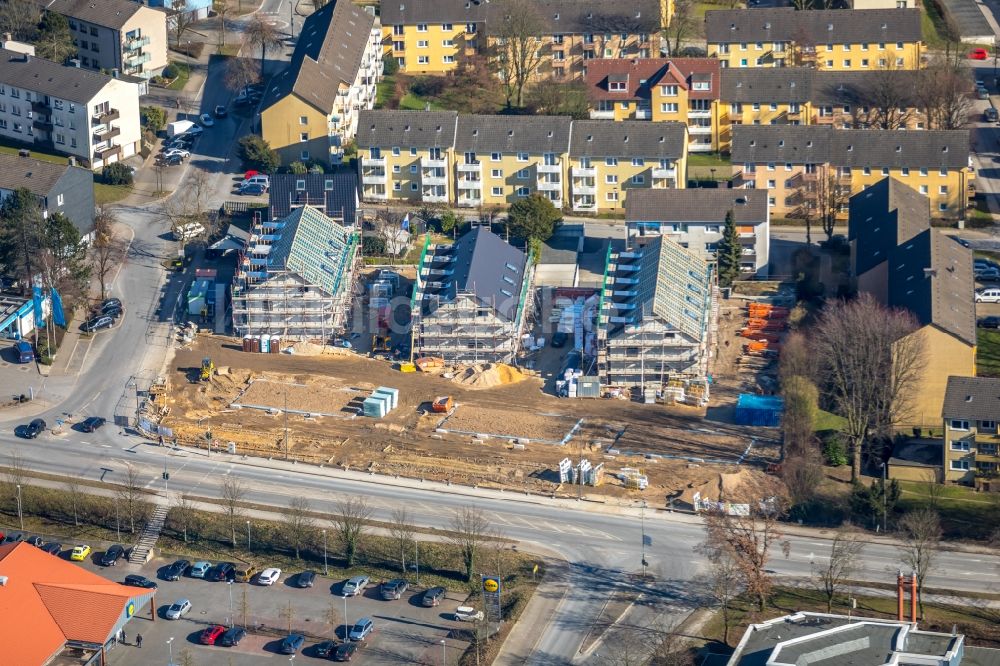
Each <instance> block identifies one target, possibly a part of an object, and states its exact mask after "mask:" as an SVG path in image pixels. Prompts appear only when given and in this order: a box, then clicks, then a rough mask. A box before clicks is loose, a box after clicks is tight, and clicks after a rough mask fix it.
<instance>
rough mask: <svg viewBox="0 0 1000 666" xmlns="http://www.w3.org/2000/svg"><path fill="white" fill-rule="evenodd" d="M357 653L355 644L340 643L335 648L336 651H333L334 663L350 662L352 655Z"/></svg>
mask: <svg viewBox="0 0 1000 666" xmlns="http://www.w3.org/2000/svg"><path fill="white" fill-rule="evenodd" d="M357 651H358V644H357V643H341V644H340V645H338V646H337V649H336V650H334V651H333V660H334V661H350V660H351V657H353V656H354V653H355V652H357Z"/></svg>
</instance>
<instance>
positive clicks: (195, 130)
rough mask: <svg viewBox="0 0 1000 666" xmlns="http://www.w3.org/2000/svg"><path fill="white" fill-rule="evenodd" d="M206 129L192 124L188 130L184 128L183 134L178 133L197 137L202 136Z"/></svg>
mask: <svg viewBox="0 0 1000 666" xmlns="http://www.w3.org/2000/svg"><path fill="white" fill-rule="evenodd" d="M204 131H205V130H204V129H203V128H201V127H199V126H198V125H192V126H191V127H189V128H187V129H186V130H184V133H183V134H178V136H190V137H197V136H200V135H201V133H202V132H204Z"/></svg>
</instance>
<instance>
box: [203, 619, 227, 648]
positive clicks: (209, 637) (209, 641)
mask: <svg viewBox="0 0 1000 666" xmlns="http://www.w3.org/2000/svg"><path fill="white" fill-rule="evenodd" d="M225 633H226V628H225V627H223V626H222V625H221V624H213V625H212V626H211V627H209V628H207V629H205V631H203V632H201V635H200V636H199V637H198V642H199V643H201V644H202V645H215V641H217V640H219V639H220V638H221V637H222V635H223V634H225Z"/></svg>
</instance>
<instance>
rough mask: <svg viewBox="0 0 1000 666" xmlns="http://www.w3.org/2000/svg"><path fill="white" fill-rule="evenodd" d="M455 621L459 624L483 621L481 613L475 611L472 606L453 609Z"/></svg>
mask: <svg viewBox="0 0 1000 666" xmlns="http://www.w3.org/2000/svg"><path fill="white" fill-rule="evenodd" d="M455 619H456V620H458V621H459V622H479V621H480V620H482V619H483V611H477V610H476V609H475V608H473V607H472V606H459V607H458V608H456V609H455Z"/></svg>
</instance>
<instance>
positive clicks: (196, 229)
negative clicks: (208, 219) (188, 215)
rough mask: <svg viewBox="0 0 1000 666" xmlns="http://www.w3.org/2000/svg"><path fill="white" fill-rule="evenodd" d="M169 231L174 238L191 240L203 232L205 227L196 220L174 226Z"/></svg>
mask: <svg viewBox="0 0 1000 666" xmlns="http://www.w3.org/2000/svg"><path fill="white" fill-rule="evenodd" d="M171 233H172V234H173V237H174V240H178V241H180V240H191V239H192V238H196V237H198V236H200V235H202V234H203V233H205V227H203V226H202V225H201V224H199V223H197V222H189V223H188V224H181V225H179V226H177V227H175V228H174V230H173V231H172V232H171Z"/></svg>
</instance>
